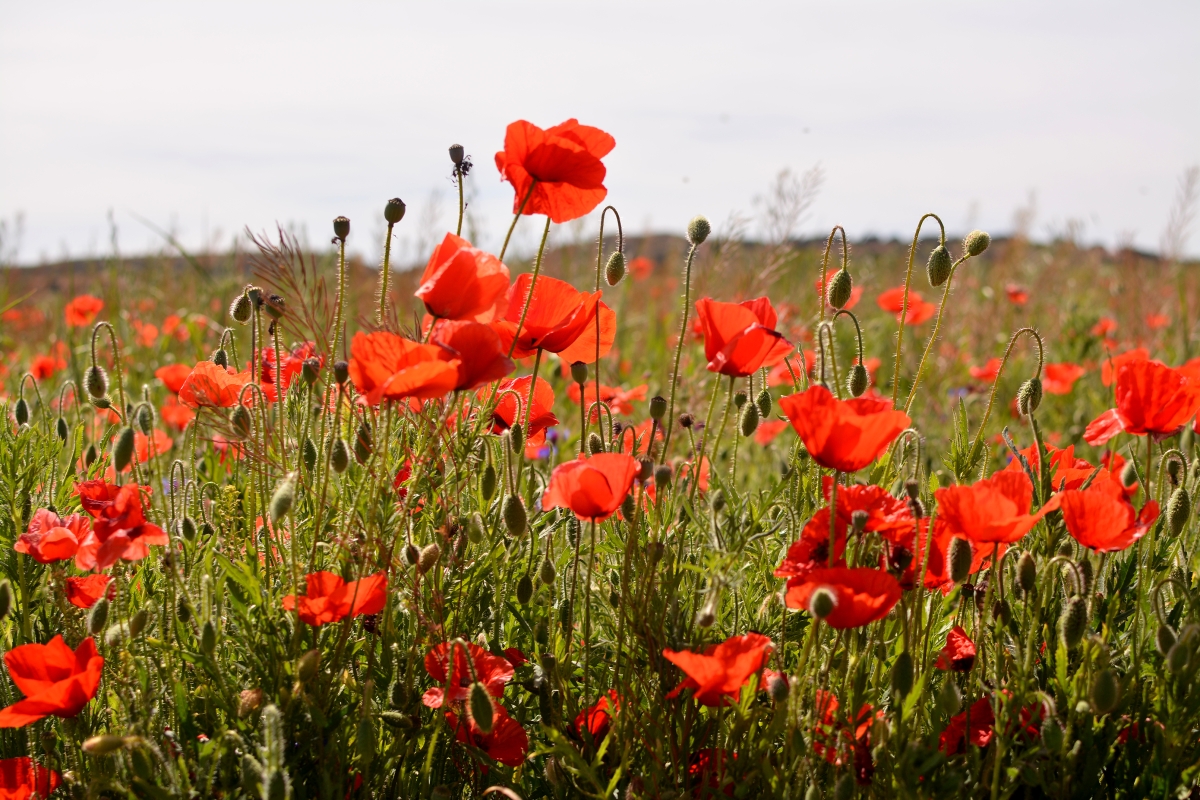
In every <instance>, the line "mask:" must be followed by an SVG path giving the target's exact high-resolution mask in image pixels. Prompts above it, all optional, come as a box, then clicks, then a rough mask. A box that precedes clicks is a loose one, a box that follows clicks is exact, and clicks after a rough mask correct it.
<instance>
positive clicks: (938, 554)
mask: <svg viewBox="0 0 1200 800" xmlns="http://www.w3.org/2000/svg"><path fill="white" fill-rule="evenodd" d="M928 533H929V526H928V520H927V519H922V520H921V535H920V536H919V537H918V539H917V552H916V554H915V556H914V558H913V562H914V563H913V564H910V565H909V569H908V571H906V573H905V577H904V581H905V584H906V585H908V584H909V583H910V581H909V579H908V573H909V572H913V573H914V575H913V579H912V580H913V581H915V569H914V567H915V566H916V565H918V564H920V563H921V561H922V559H924V558H925V540H926V537H927V536H928ZM956 538H960V539H966V538H967V537H965V536H960V535H958V534H955V533H953V532H951V530H950V528H948V527H947V526H946V525H945V524H943V522H942V520H941V519H940V518H939V519H938V521H937V525H936V526H935V527H934V531H933V539H932V543H931V544H932V546H931V547H930V550H929V563H928V565H927V567H926V569H925V577H924V579H923V583H924V586H925V588H926V589H938V590H940V591H941V592H942V594H949V593H950V592H951V590H952V589H954V582H953V581H952V580H950V566H949V564H948V563H947V562H946V555H947V553H948V551H949V549H950V544H951V543H952V541H953V540H954V539H956ZM968 541H971V540H968ZM971 545H972V547H971V566H970V568H969V569H968V570H967V574H968V575H974V574H976V573H978V572H980V571H981V570H984V569H987V568H989V567H990V566H991V565H992V562H993V561H994V560H995V559H997V558H1000V557H1001V556H1003V555H1004V552H1005V551H1006V550H1008V545H1007V544H1003V543H1000V544H996V543H991V542H979V541H971Z"/></svg>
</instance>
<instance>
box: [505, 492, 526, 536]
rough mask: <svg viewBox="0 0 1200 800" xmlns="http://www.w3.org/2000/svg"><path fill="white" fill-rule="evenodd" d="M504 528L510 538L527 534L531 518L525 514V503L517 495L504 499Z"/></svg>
mask: <svg viewBox="0 0 1200 800" xmlns="http://www.w3.org/2000/svg"><path fill="white" fill-rule="evenodd" d="M503 513H504V527H506V528H507V529H508V533H509V535H510V536H521V535H522V534H524V533H525V526H526V525H527V524H528V523H529V517H528V515H527V514H526V513H525V503H524V502H522V500H521V498H520V497H518V496H517V495H515V494H510V495H509V496H508V497H506V498H504V509H503Z"/></svg>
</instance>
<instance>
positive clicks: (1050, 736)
mask: <svg viewBox="0 0 1200 800" xmlns="http://www.w3.org/2000/svg"><path fill="white" fill-rule="evenodd" d="M1042 744H1044V745H1045V746H1046V749H1047V750H1049V751H1050V752H1051V753H1057V752H1058V751H1059V750H1062V745H1063V729H1062V726H1061V725H1059V724H1058V720H1056V719H1055V718H1054V717H1046V719H1044V720H1043V721H1042Z"/></svg>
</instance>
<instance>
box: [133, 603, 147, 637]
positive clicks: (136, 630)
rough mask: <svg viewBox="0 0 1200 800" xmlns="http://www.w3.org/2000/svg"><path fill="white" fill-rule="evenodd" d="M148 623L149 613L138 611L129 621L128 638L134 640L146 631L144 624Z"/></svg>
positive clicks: (145, 610) (142, 610) (144, 610)
mask: <svg viewBox="0 0 1200 800" xmlns="http://www.w3.org/2000/svg"><path fill="white" fill-rule="evenodd" d="M149 621H150V611H149V610H148V609H145V608H143V609H140V610H139V611H138V612H137V613H136V614H134V615H133V616H132V617H131V618H130V619H129V638H130V639H136V638H137V637H138V636H140V635H141V633H142V631H144V630H145V629H146V623H147V622H149Z"/></svg>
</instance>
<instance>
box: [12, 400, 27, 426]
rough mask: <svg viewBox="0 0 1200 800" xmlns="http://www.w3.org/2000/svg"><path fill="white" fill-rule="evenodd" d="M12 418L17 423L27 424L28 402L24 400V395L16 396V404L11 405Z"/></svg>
mask: <svg viewBox="0 0 1200 800" xmlns="http://www.w3.org/2000/svg"><path fill="white" fill-rule="evenodd" d="M13 419H15V420H16V421H17V424H18V425H28V424H29V403H27V402H25V398H24V397H18V398H17V402H16V405H14V406H13Z"/></svg>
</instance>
